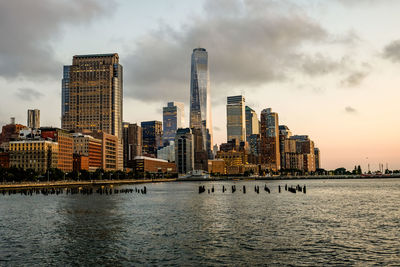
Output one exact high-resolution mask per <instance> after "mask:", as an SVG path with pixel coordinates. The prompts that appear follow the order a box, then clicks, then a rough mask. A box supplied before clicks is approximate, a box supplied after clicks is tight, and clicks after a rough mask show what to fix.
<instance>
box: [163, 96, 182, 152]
mask: <svg viewBox="0 0 400 267" xmlns="http://www.w3.org/2000/svg"><path fill="white" fill-rule="evenodd" d="M184 113H185V108H184V105H183V103H180V102H168V104H167V106H166V107H163V143H164V145H169V143H170V142H171V141H175V134H176V130H177V129H179V128H182V127H183V124H184Z"/></svg>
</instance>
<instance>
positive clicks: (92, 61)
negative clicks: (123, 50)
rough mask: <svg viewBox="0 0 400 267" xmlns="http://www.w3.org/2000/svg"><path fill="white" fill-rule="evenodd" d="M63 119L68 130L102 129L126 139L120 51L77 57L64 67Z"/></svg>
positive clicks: (62, 125) (63, 126)
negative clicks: (124, 136)
mask: <svg viewBox="0 0 400 267" xmlns="http://www.w3.org/2000/svg"><path fill="white" fill-rule="evenodd" d="M61 110H62V114H61V116H62V121H61V127H62V128H63V129H66V130H78V131H81V130H84V129H86V130H92V131H95V130H101V131H104V132H105V133H108V134H112V135H115V136H117V137H118V138H119V139H122V66H121V65H120V64H119V57H118V54H116V53H114V54H99V55H79V56H74V57H73V60H72V65H70V66H64V75H63V80H62V108H61Z"/></svg>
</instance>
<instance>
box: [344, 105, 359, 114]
mask: <svg viewBox="0 0 400 267" xmlns="http://www.w3.org/2000/svg"><path fill="white" fill-rule="evenodd" d="M344 110H345V111H346V112H347V113H357V110H356V109H355V108H353V107H351V106H347V107H345V109H344Z"/></svg>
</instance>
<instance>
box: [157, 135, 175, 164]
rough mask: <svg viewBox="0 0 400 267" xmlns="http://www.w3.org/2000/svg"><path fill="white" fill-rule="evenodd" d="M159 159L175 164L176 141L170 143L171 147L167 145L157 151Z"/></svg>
mask: <svg viewBox="0 0 400 267" xmlns="http://www.w3.org/2000/svg"><path fill="white" fill-rule="evenodd" d="M174 140H175V139H174ZM157 158H158V159H163V160H166V161H168V162H175V141H170V142H169V145H165V146H164V147H162V148H160V149H159V150H157Z"/></svg>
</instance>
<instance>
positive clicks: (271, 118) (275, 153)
mask: <svg viewBox="0 0 400 267" xmlns="http://www.w3.org/2000/svg"><path fill="white" fill-rule="evenodd" d="M260 150H261V151H260V153H261V163H262V164H265V165H266V166H267V168H268V169H270V170H272V171H278V170H280V168H281V166H280V161H281V160H280V153H279V122H278V113H275V112H272V110H271V109H270V108H267V109H264V110H263V111H262V112H261V147H260Z"/></svg>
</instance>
